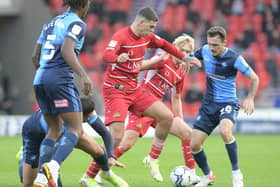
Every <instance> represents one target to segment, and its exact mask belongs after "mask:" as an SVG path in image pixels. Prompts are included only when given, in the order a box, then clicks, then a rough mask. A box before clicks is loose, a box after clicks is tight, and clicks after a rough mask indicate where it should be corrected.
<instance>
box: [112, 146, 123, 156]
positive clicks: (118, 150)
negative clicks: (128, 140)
mask: <svg viewBox="0 0 280 187" xmlns="http://www.w3.org/2000/svg"><path fill="white" fill-rule="evenodd" d="M124 152H125V151H124V149H123V148H122V147H121V146H118V147H117V148H116V149H115V150H114V155H115V156H116V158H117V159H118V158H120V157H121V156H122V155H123V154H124Z"/></svg>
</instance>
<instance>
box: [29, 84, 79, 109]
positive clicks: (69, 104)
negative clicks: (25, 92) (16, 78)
mask: <svg viewBox="0 0 280 187" xmlns="http://www.w3.org/2000/svg"><path fill="white" fill-rule="evenodd" d="M34 89H35V94H36V99H37V101H38V104H39V106H40V109H41V110H42V113H43V114H59V113H65V112H82V105H81V101H80V96H79V92H78V90H77V89H76V86H75V85H74V83H69V84H41V85H34Z"/></svg>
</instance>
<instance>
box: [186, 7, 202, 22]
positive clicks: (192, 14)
mask: <svg viewBox="0 0 280 187" xmlns="http://www.w3.org/2000/svg"><path fill="white" fill-rule="evenodd" d="M187 20H189V21H190V22H191V23H192V24H194V26H197V25H198V24H199V22H200V21H201V18H200V15H199V13H198V12H197V11H196V10H195V9H194V5H193V4H190V5H189V8H188V15H187Z"/></svg>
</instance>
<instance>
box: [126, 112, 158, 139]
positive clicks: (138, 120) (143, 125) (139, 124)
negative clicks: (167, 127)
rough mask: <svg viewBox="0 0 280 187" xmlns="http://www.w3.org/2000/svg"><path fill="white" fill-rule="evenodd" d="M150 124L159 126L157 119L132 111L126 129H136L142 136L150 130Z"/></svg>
mask: <svg viewBox="0 0 280 187" xmlns="http://www.w3.org/2000/svg"><path fill="white" fill-rule="evenodd" d="M150 126H151V127H153V128H155V127H156V126H157V121H156V120H154V119H153V118H150V117H139V116H137V115H134V114H133V113H131V112H130V113H129V115H128V124H127V126H126V130H134V131H136V132H138V133H139V136H140V137H142V136H144V135H145V134H146V132H147V131H148V130H149V127H150Z"/></svg>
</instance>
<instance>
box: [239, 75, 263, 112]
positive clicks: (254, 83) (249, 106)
mask: <svg viewBox="0 0 280 187" xmlns="http://www.w3.org/2000/svg"><path fill="white" fill-rule="evenodd" d="M249 79H250V89H249V92H248V96H247V97H246V98H245V100H244V102H243V108H244V112H245V113H246V114H247V115H250V114H252V113H253V112H254V110H255V106H254V98H255V95H256V92H257V90H258V87H259V77H258V75H257V74H256V73H255V72H252V73H251V74H250V75H249Z"/></svg>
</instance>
